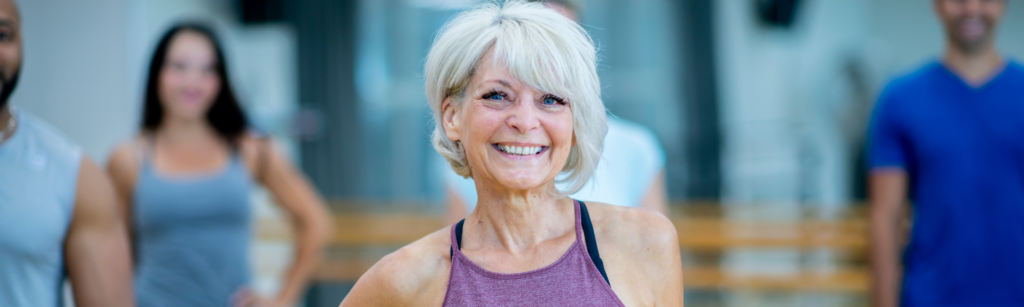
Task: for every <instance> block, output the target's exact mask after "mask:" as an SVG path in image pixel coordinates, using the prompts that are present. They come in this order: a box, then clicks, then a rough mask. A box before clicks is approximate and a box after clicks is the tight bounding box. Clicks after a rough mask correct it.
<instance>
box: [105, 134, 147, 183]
mask: <svg viewBox="0 0 1024 307" xmlns="http://www.w3.org/2000/svg"><path fill="white" fill-rule="evenodd" d="M145 146H146V140H145V138H144V136H143V135H141V134H140V135H137V136H135V137H133V138H130V139H127V140H124V141H121V143H118V144H117V146H115V147H114V150H113V151H111V152H110V157H109V158H108V160H107V170H108V171H109V172H110V173H111V174H110V175H112V176H120V175H130V174H134V173H135V172H136V170H137V168H138V165H139V163H140V162H141V161H142V158H143V157H142V155H143V154H144V153H143V150H145V149H146V148H145Z"/></svg>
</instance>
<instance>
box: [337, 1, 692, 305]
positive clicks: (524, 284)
mask: <svg viewBox="0 0 1024 307" xmlns="http://www.w3.org/2000/svg"><path fill="white" fill-rule="evenodd" d="M595 61H596V56H595V51H594V46H593V43H592V41H591V39H590V37H589V36H588V35H587V34H586V32H584V30H583V29H582V28H580V27H579V26H578V25H577V24H576V23H574V22H573V21H571V20H569V19H567V18H565V17H563V16H561V15H559V14H558V13H557V12H555V11H553V10H551V9H548V8H545V7H544V6H543V5H542V4H538V3H524V2H521V1H509V2H505V3H503V4H487V5H484V6H482V7H480V8H477V9H474V10H472V11H468V12H464V13H462V14H460V15H459V16H458V17H456V18H455V19H453V20H451V21H450V22H449V23H448V24H447V25H446V26H445V27H444V28H443V29H442V30H441V34H440V35H439V36H438V37H437V39H436V41H435V42H434V45H433V47H432V48H431V50H430V54H429V55H428V57H427V62H426V74H425V76H426V79H427V84H426V89H427V97H428V100H429V102H430V106H431V108H432V109H433V111H434V115H435V119H436V121H437V127H436V128H435V131H434V135H433V142H434V147H435V148H436V149H437V150H438V152H440V153H441V155H443V156H444V157H445V158H446V159H447V160H448V162H449V163H450V164H451V166H452V168H453V169H454V170H455V171H456V172H457V173H458V174H460V175H462V176H466V177H472V178H473V179H474V181H475V184H476V189H477V193H478V195H479V200H478V205H477V207H476V208H475V209H474V211H473V212H472V213H471V214H470V215H469V216H468V217H467V218H466V219H465V220H463V221H461V222H459V223H457V224H455V225H453V226H452V227H450V228H445V229H442V230H439V231H437V232H435V233H433V234H431V235H428V236H427V237H425V238H423V239H420V240H419V241H416V242H414V243H412V244H410V245H408V246H406V247H403V248H402V249H400V250H398V251H396V252H395V253H393V254H391V255H388V256H387V257H385V258H384V259H382V260H381V261H380V262H378V263H377V264H376V265H374V267H373V268H371V269H370V271H369V272H367V273H366V274H365V275H363V277H362V278H360V279H359V281H358V282H357V283H356V285H355V287H354V288H353V289H352V291H351V292H350V294H349V295H348V297H346V298H345V301H344V302H342V304H341V305H342V306H410V305H416V306H436V305H443V306H496V305H501V306H623V305H629V306H652V305H658V306H681V305H682V304H683V276H682V263H681V261H680V258H679V245H678V239H677V237H676V232H675V228H674V227H673V225H672V223H671V222H670V221H669V220H668V219H666V218H665V217H664V216H662V215H661V214H659V213H657V212H654V211H651V210H647V209H639V208H627V207H617V206H611V205H607V204H601V203H587V204H584V203H582V202H579V201H575V200H573V199H570V198H568V197H566V195H569V194H571V193H573V192H575V191H576V190H578V189H579V188H580V187H581V186H583V184H585V183H586V181H587V179H588V178H589V177H590V176H591V175H592V174H593V173H594V168H595V165H597V162H598V160H599V159H600V156H601V142H602V140H603V137H604V134H605V131H606V130H607V127H606V122H605V109H604V105H603V104H602V102H601V95H600V88H601V87H600V82H599V81H598V78H597V72H596V69H595V67H596V63H595ZM561 173H564V180H566V181H567V186H570V187H571V188H570V189H568V190H558V189H557V188H556V186H555V181H556V180H555V178H556V177H558V175H559V174H561ZM599 247H600V249H599ZM602 260H603V261H602Z"/></svg>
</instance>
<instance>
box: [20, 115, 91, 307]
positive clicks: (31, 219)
mask: <svg viewBox="0 0 1024 307" xmlns="http://www.w3.org/2000/svg"><path fill="white" fill-rule="evenodd" d="M16 116H17V117H18V130H17V131H16V132H15V133H14V135H12V136H11V138H10V139H8V140H7V141H6V142H4V143H3V144H0V306H4V307H22V306H24V307H38V306H43V307H47V306H49V307H58V306H63V305H64V304H63V302H62V301H61V284H62V282H63V281H64V239H65V238H66V236H67V231H68V226H70V225H71V215H72V212H74V207H75V189H76V187H77V184H78V169H79V166H80V165H81V161H82V153H81V150H80V149H79V148H78V147H77V146H75V145H72V144H71V143H70V142H68V141H67V140H66V139H64V137H62V136H61V135H60V134H59V133H57V130H56V129H53V128H51V127H50V126H47V125H46V124H45V123H43V122H42V121H39V120H37V119H36V118H34V117H32V116H30V115H28V114H26V113H24V112H18V113H16Z"/></svg>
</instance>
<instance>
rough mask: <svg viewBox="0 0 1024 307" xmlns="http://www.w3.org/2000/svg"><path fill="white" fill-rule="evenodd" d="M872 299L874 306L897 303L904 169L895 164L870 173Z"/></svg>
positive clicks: (904, 180)
mask: <svg viewBox="0 0 1024 307" xmlns="http://www.w3.org/2000/svg"><path fill="white" fill-rule="evenodd" d="M869 180H870V189H871V191H870V193H871V194H870V206H871V270H872V274H871V275H872V279H873V282H872V302H873V305H874V306H876V307H896V306H898V305H899V304H898V303H899V292H900V278H901V273H902V268H901V267H900V262H899V255H900V254H901V253H902V247H903V244H902V242H901V241H902V240H901V238H902V235H901V231H902V229H903V228H902V227H900V221H901V220H902V218H903V212H904V211H903V209H904V207H903V206H904V203H905V202H906V200H907V185H908V184H907V182H908V179H907V173H906V172H905V171H904V170H902V169H898V168H892V169H878V170H874V171H872V172H871V175H870V179H869Z"/></svg>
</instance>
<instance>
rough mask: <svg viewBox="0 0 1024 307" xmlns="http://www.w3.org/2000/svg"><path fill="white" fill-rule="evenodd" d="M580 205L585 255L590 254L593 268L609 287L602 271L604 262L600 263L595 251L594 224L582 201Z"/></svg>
mask: <svg viewBox="0 0 1024 307" xmlns="http://www.w3.org/2000/svg"><path fill="white" fill-rule="evenodd" d="M578 202H579V203H580V219H581V221H580V222H581V224H583V225H582V226H583V237H584V238H586V243H587V253H588V254H590V260H591V261H593V262H594V266H597V271H598V272H601V277H604V281H605V282H607V283H608V285H611V284H612V282H611V281H608V273H606V272H605V271H604V261H601V253H600V252H598V251H597V239H594V224H593V223H591V222H590V213H589V212H587V205H586V204H584V203H583V202H582V201H578Z"/></svg>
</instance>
